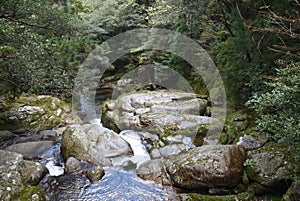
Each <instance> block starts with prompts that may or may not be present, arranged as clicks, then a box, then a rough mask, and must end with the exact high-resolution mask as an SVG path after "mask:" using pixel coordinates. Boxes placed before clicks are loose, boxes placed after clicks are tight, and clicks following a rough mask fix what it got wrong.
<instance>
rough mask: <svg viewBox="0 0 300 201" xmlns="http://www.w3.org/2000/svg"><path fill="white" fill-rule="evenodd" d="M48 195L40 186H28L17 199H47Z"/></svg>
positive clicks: (28, 200)
mask: <svg viewBox="0 0 300 201" xmlns="http://www.w3.org/2000/svg"><path fill="white" fill-rule="evenodd" d="M46 200H47V199H46V195H45V192H44V191H43V190H41V189H40V187H38V186H32V187H29V188H26V189H25V190H23V191H22V192H21V193H20V197H19V198H18V199H17V201H46Z"/></svg>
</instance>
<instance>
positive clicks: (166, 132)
mask: <svg viewBox="0 0 300 201" xmlns="http://www.w3.org/2000/svg"><path fill="white" fill-rule="evenodd" d="M178 131H179V128H178V126H177V125H176V124H172V125H165V126H163V135H162V136H175V135H177V134H178Z"/></svg>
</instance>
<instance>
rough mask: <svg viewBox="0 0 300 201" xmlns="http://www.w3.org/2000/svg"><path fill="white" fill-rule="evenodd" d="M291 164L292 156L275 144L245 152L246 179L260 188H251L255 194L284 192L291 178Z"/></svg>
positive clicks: (292, 161)
mask: <svg viewBox="0 0 300 201" xmlns="http://www.w3.org/2000/svg"><path fill="white" fill-rule="evenodd" d="M293 163H294V154H293V153H289V152H288V151H287V150H286V149H285V148H284V146H282V145H279V144H277V143H275V142H268V143H267V144H265V145H264V146H263V147H260V148H258V149H254V150H250V151H247V160H246V162H245V165H246V172H247V175H248V178H249V180H250V182H254V183H257V184H258V185H259V186H261V187H260V188H257V187H254V188H253V190H254V191H255V193H256V194H264V193H269V192H276V193H278V192H279V191H283V192H284V191H285V189H287V188H288V185H289V184H290V183H291V181H292V178H293V174H292V173H291V171H290V168H291V167H292V164H293ZM252 185H253V184H252Z"/></svg>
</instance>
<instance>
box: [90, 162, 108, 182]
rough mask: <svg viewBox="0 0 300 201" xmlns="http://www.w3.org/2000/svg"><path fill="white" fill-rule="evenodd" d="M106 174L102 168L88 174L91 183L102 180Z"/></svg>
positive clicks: (98, 167)
mask: <svg viewBox="0 0 300 201" xmlns="http://www.w3.org/2000/svg"><path fill="white" fill-rule="evenodd" d="M104 174H105V172H104V169H103V168H102V167H100V166H97V167H95V168H93V169H92V170H89V171H88V172H87V173H86V176H87V178H88V179H89V180H90V181H91V182H96V181H99V180H101V179H102V177H103V176H104Z"/></svg>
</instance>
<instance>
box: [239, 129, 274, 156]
mask: <svg viewBox="0 0 300 201" xmlns="http://www.w3.org/2000/svg"><path fill="white" fill-rule="evenodd" d="M267 142H268V137H267V134H266V133H258V132H254V133H251V134H246V135H244V136H242V137H240V139H239V141H238V142H237V144H238V145H241V146H243V147H244V148H245V150H246V151H248V150H253V149H257V148H260V147H262V146H263V145H265V144H266V143H267Z"/></svg>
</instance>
